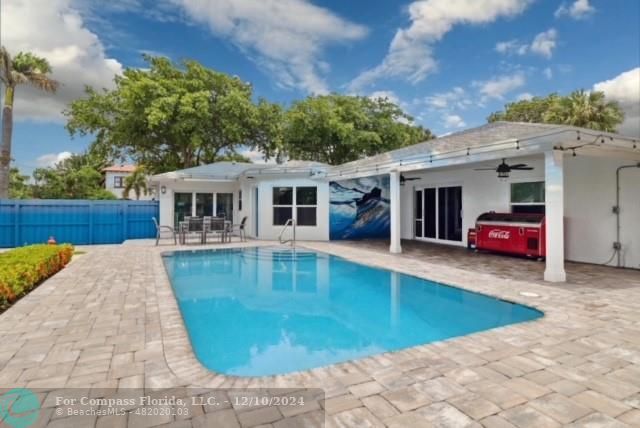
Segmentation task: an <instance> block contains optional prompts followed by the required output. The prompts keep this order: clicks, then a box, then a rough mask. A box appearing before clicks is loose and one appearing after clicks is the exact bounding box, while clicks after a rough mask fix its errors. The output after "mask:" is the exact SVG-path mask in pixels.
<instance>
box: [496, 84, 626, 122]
mask: <svg viewBox="0 0 640 428" xmlns="http://www.w3.org/2000/svg"><path fill="white" fill-rule="evenodd" d="M487 120H488V121H489V122H495V121H499V120H504V121H508V122H537V123H553V124H561V125H572V126H579V127H583V128H590V129H595V130H598V131H606V132H615V130H616V127H617V126H618V125H619V124H621V123H622V121H623V120H624V113H623V111H622V109H621V108H620V106H619V105H618V103H617V102H615V101H607V100H606V99H605V95H604V93H603V92H598V91H594V92H586V91H584V90H579V91H574V92H572V93H571V94H569V95H567V96H561V95H558V94H556V93H553V94H550V95H547V96H546V97H534V98H532V99H530V100H522V101H518V102H514V103H510V104H507V105H506V106H505V109H504V111H499V112H495V113H492V114H491V115H490V116H489V117H488V118H487Z"/></svg>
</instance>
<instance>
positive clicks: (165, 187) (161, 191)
mask: <svg viewBox="0 0 640 428" xmlns="http://www.w3.org/2000/svg"><path fill="white" fill-rule="evenodd" d="M160 193H162V194H163V195H164V194H165V193H167V186H160Z"/></svg>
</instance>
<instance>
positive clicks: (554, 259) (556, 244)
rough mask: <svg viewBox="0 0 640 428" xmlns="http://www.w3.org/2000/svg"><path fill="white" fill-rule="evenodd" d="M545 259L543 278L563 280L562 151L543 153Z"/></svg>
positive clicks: (565, 277) (555, 280)
mask: <svg viewBox="0 0 640 428" xmlns="http://www.w3.org/2000/svg"><path fill="white" fill-rule="evenodd" d="M544 179H545V205H546V209H545V216H546V227H547V231H546V240H547V259H546V268H545V271H544V280H545V281H549V282H565V281H566V280H567V275H566V273H565V270H564V171H563V153H562V152H561V151H559V150H552V151H549V152H545V154H544Z"/></svg>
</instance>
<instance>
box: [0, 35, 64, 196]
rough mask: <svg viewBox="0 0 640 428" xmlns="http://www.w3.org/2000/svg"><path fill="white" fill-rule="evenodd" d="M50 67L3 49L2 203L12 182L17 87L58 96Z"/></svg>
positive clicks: (0, 61)
mask: <svg viewBox="0 0 640 428" xmlns="http://www.w3.org/2000/svg"><path fill="white" fill-rule="evenodd" d="M50 74H51V66H50V65H49V62H48V61H47V60H46V59H45V58H41V57H39V56H36V55H34V54H32V53H30V52H19V53H18V54H17V55H16V56H15V57H13V58H11V55H10V54H9V51H8V50H7V49H6V48H5V47H4V46H2V47H0V82H2V84H3V86H4V105H3V106H2V141H1V142H0V199H3V198H6V197H7V196H8V195H9V186H10V181H11V171H10V168H11V167H10V165H11V139H12V138H13V102H14V97H15V90H16V87H17V86H18V85H24V84H29V85H31V86H33V87H35V88H38V89H40V90H42V91H45V92H55V91H56V89H57V87H58V82H57V81H55V80H53V79H51V78H50V77H49V75H50Z"/></svg>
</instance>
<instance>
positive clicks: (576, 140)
mask: <svg viewBox="0 0 640 428" xmlns="http://www.w3.org/2000/svg"><path fill="white" fill-rule="evenodd" d="M552 150H560V151H566V152H568V153H574V152H575V153H582V154H585V155H590V156H613V157H622V158H627V159H633V160H640V141H639V140H638V139H635V138H631V137H625V136H621V135H618V134H612V133H607V132H599V131H592V130H585V129H582V128H575V127H566V128H562V129H557V130H554V131H552V132H545V133H540V134H537V135H532V136H528V137H526V138H511V139H507V140H501V141H495V142H492V143H487V144H483V145H474V146H468V147H463V148H460V149H456V150H450V151H439V150H430V151H427V152H425V153H420V154H416V155H412V156H399V157H393V156H392V157H391V158H390V159H387V160H385V161H384V162H378V163H374V162H372V163H369V164H365V163H364V162H362V163H361V162H358V163H356V164H354V163H350V164H345V165H338V166H336V167H334V168H332V170H331V171H329V172H328V174H327V176H326V178H327V179H350V178H361V177H368V176H372V175H379V174H388V173H390V172H392V171H398V172H410V171H417V170H425V169H435V168H444V167H451V166H460V165H465V164H472V163H479V162H485V161H491V160H497V159H502V158H513V157H522V156H531V155H535V154H541V153H544V152H548V151H552Z"/></svg>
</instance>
